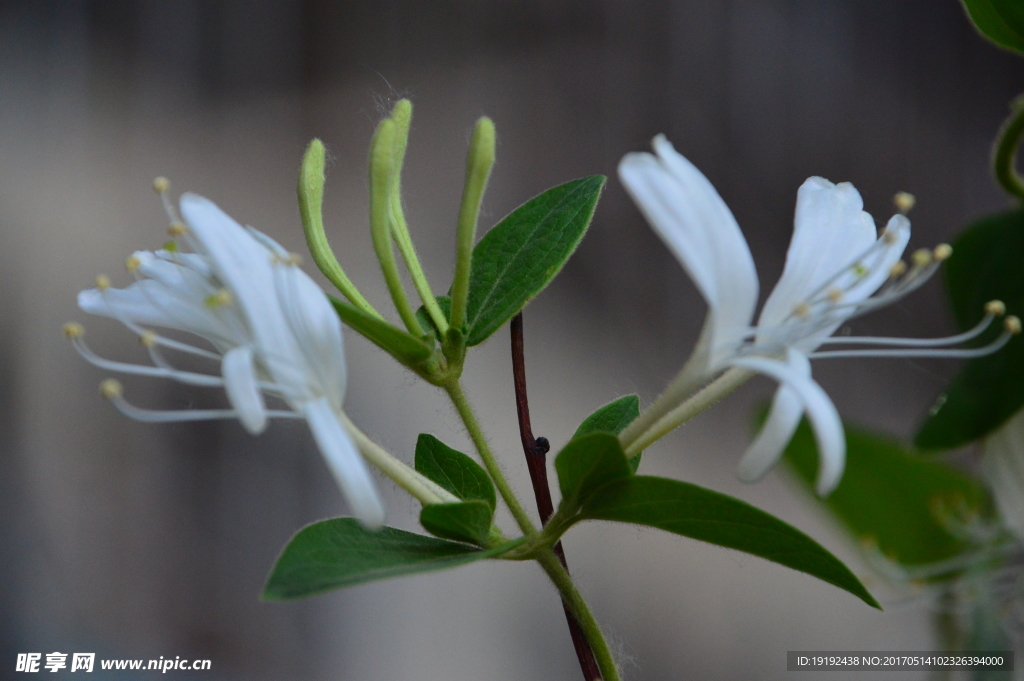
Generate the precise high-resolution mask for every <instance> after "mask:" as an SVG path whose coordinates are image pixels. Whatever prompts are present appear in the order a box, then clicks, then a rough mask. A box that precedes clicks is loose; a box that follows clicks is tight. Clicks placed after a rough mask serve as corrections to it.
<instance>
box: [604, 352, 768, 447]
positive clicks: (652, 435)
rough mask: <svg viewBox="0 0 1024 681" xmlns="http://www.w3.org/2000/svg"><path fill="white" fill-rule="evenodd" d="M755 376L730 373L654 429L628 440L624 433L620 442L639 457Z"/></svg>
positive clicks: (741, 370)
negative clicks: (640, 453) (651, 446)
mask: <svg viewBox="0 0 1024 681" xmlns="http://www.w3.org/2000/svg"><path fill="white" fill-rule="evenodd" d="M753 375H754V374H753V372H752V371H750V370H748V369H729V370H728V371H726V372H725V373H724V374H722V375H721V376H719V377H718V378H717V379H715V380H714V381H712V382H711V383H709V384H708V385H707V386H706V387H705V388H704V389H703V390H701V391H700V392H698V393H697V394H695V395H694V396H693V397H691V398H690V399H688V400H686V401H685V402H683V403H682V404H680V405H679V406H678V407H676V408H675V409H673V410H672V411H670V412H668V413H667V414H665V416H663V417H662V418H660V419H658V420H657V421H655V422H654V424H653V425H652V426H651V427H650V428H648V429H647V430H646V431H644V432H643V433H641V434H640V435H638V436H635V437H634V438H632V439H627V438H626V437H624V435H625V433H623V435H621V436H619V441H620V442H622V448H623V449H624V450H625V452H626V456H627V457H628V456H635V455H636V454H637V453H639V452H642V451H643V450H644V449H646V448H647V447H648V446H649V445H651V444H653V443H654V442H656V441H658V440H660V439H661V438H663V437H665V435H667V434H668V433H669V432H671V431H673V430H675V429H676V428H678V427H679V426H681V425H682V424H684V423H686V422H687V421H689V420H690V419H692V418H693V417H694V416H696V415H697V414H699V413H701V412H702V411H704V410H705V409H707V408H708V407H710V406H711V405H713V404H714V403H715V402H718V401H719V400H720V399H722V398H723V397H725V396H726V395H728V394H729V393H731V392H732V391H733V390H735V389H736V388H738V387H740V386H741V385H743V384H744V383H746V382H747V380H749V379H750V377H751V376H753Z"/></svg>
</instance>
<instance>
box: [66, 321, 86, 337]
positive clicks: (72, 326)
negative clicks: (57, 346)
mask: <svg viewBox="0 0 1024 681" xmlns="http://www.w3.org/2000/svg"><path fill="white" fill-rule="evenodd" d="M61 331H63V332H64V335H65V336H67V337H68V338H72V339H74V338H81V337H82V336H84V335H85V327H84V326H82V325H81V324H79V323H78V322H68V323H67V324H65V325H64V326H62V327H61Z"/></svg>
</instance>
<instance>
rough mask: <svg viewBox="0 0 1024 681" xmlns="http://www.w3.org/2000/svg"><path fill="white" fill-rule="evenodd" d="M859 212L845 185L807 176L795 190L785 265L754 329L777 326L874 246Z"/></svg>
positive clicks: (870, 223)
mask: <svg viewBox="0 0 1024 681" xmlns="http://www.w3.org/2000/svg"><path fill="white" fill-rule="evenodd" d="M863 207H864V202H863V201H862V200H861V198H860V193H859V192H858V191H857V190H856V189H855V188H854V186H853V185H852V184H850V183H849V182H842V183H840V184H832V183H831V182H829V181H828V180H826V179H824V178H821V177H811V178H808V179H807V181H806V182H804V183H803V184H802V185H801V186H800V190H799V191H798V192H797V202H796V216H795V218H794V220H793V224H794V226H793V238H792V240H791V241H790V242H789V250H788V251H787V252H786V266H785V268H784V269H783V271H782V276H781V277H779V281H778V283H777V284H776V285H775V288H774V289H773V290H772V292H771V295H769V296H768V300H767V301H765V304H764V308H763V309H762V310H761V316H760V318H759V320H758V327H764V328H771V327H775V326H778V325H780V324H782V323H783V322H784V321H785V320H786V319H787V318H788V317H789V316H790V315H791V314H792V313H793V310H794V309H795V308H796V307H797V306H798V305H799V304H800V303H803V302H806V301H807V298H808V297H809V296H811V295H812V294H814V293H816V292H818V290H819V289H820V288H821V286H823V285H824V284H826V282H828V281H829V279H830V278H831V277H833V276H834V275H835V274H836V273H838V272H840V271H842V269H843V268H844V267H847V266H850V265H853V261H854V259H855V258H857V257H858V256H859V255H860V254H861V253H863V252H864V251H866V250H867V249H868V247H869V246H871V244H872V243H874V241H875V237H876V235H875V226H874V220H873V219H872V218H871V216H870V215H868V214H867V213H865V212H864V211H863V210H862V209H863ZM886 274H888V272H887V273H886Z"/></svg>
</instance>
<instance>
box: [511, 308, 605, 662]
mask: <svg viewBox="0 0 1024 681" xmlns="http://www.w3.org/2000/svg"><path fill="white" fill-rule="evenodd" d="M509 329H510V331H511V335H512V380H513V383H514V384H515V390H516V414H517V415H518V417H519V437H520V439H521V440H522V442H523V454H524V455H525V456H526V465H527V468H529V470H530V480H531V481H532V482H533V495H534V497H536V499H537V511H538V512H539V513H540V522H541V524H542V525H546V524H547V522H548V520H549V519H550V518H551V515H552V514H553V513H554V510H555V509H554V504H553V503H552V501H551V487H550V486H549V485H548V469H547V465H546V461H545V457H544V455H545V454H547V452H548V448H549V445H548V441H547V439H545V438H540V439H539V440H538V439H536V438H534V437H533V427H532V426H531V425H530V401H529V399H528V397H527V394H526V356H525V352H524V351H523V313H522V312H520V313H519V314H517V315H516V316H515V317H513V318H512V323H511V325H510V326H509ZM554 552H555V556H557V557H558V561H559V562H560V563H561V564H562V567H563V568H565V570H566V574H568V571H569V563H568V562H567V561H566V559H565V551H564V550H563V549H562V542H560V541H559V542H556V543H555V546H554ZM562 606H563V607H564V608H565V619H566V622H567V623H568V625H569V635H570V636H571V637H572V645H573V648H575V649H576V657H577V658H578V659H579V662H580V669H581V670H582V671H583V678H584V679H586V681H594V680H595V679H600V678H601V672H600V669H599V667H598V664H597V658H596V657H595V656H594V649H593V647H592V646H591V644H590V642H589V641H587V635H586V632H585V631H584V630H583V626H582V625H581V624H580V622H579V620H577V619H576V616H575V615H574V614H573V611H572V609H571V608H570V607H569V604H568V603H567V602H566V601H565V599H563V600H562Z"/></svg>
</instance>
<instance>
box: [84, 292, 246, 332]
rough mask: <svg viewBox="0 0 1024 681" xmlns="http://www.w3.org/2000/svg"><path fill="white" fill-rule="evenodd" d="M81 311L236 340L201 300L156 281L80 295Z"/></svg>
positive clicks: (224, 324)
mask: <svg viewBox="0 0 1024 681" xmlns="http://www.w3.org/2000/svg"><path fill="white" fill-rule="evenodd" d="M78 307H79V308H81V309H82V311H83V312H88V313H89V314H95V315H100V316H103V317H110V318H112V319H117V320H119V321H125V320H127V321H129V322H132V323H135V324H139V325H142V326H160V327H164V328H168V329H178V330H181V331H189V332H191V333H195V334H198V335H200V336H203V337H205V338H209V339H211V340H213V339H223V338H232V337H234V336H235V332H234V331H233V330H232V328H231V326H230V325H228V324H226V323H225V322H224V321H223V320H221V319H219V318H218V317H217V316H216V315H215V314H213V312H212V311H211V310H210V309H209V308H207V307H206V306H204V305H203V303H202V301H201V300H200V301H194V300H189V299H186V298H184V297H182V296H180V295H177V294H175V293H173V292H171V291H169V290H168V289H167V287H165V286H163V285H162V284H160V283H159V282H157V281H154V280H152V279H143V280H141V281H137V282H135V283H133V284H131V285H129V286H127V287H126V288H123V289H115V288H110V289H107V290H106V291H102V292H101V291H100V290H98V289H94V288H90V289H85V290H84V291H79V293H78Z"/></svg>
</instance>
